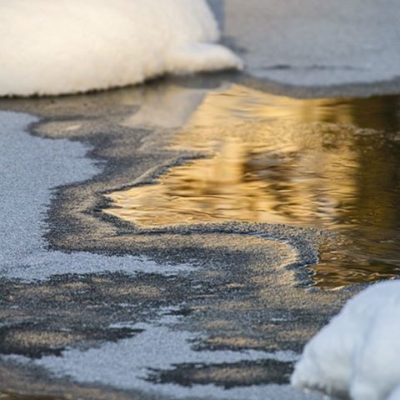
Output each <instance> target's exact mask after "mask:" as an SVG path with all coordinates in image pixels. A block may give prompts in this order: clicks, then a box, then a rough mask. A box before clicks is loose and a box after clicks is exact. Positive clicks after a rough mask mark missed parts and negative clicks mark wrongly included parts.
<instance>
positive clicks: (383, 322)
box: [292, 281, 400, 400]
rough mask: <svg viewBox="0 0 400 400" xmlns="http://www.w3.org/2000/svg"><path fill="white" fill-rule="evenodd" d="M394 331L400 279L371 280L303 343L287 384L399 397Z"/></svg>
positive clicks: (399, 325)
mask: <svg viewBox="0 0 400 400" xmlns="http://www.w3.org/2000/svg"><path fill="white" fill-rule="evenodd" d="M399 335H400V281H390V282H381V283H378V284H375V285H373V286H371V287H369V288H367V289H366V290H364V291H362V292H361V293H359V294H358V295H356V296H355V297H354V298H352V299H351V300H350V301H348V303H347V304H346V305H345V307H344V308H343V310H342V311H341V312H340V313H339V314H338V315H337V316H336V317H335V318H333V319H332V321H331V322H330V323H329V324H328V325H327V326H325V327H324V328H323V329H322V330H321V331H320V332H319V333H318V334H317V335H316V336H315V337H314V338H312V339H311V341H310V342H309V343H308V344H307V345H306V347H305V349H304V353H303V355H302V357H301V359H300V361H299V362H298V363H297V365H296V367H295V371H294V373H293V375H292V384H293V385H294V386H297V387H303V388H311V389H319V390H323V391H325V392H327V393H328V394H339V395H347V396H350V397H351V398H352V399H354V400H381V399H382V400H383V399H389V398H390V400H395V399H400V388H397V386H398V385H399V384H400V363H399V356H400V341H399ZM396 388H397V389H396ZM392 392H393V393H392ZM391 393H392V394H391ZM390 394H391V395H390ZM389 396H390V397H389Z"/></svg>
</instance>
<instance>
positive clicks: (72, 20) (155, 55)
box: [0, 0, 241, 96]
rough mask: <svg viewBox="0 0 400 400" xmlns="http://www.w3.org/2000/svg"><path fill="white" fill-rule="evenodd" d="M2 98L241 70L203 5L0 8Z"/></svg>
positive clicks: (102, 2) (106, 2) (26, 0)
mask: <svg viewBox="0 0 400 400" xmlns="http://www.w3.org/2000/svg"><path fill="white" fill-rule="evenodd" d="M0 38H1V40H0V54H1V67H0V96H7V95H21V96H28V95H33V94H39V95H45V94H49V95H56V94H62V93H73V92H85V91H88V90H93V89H106V88H110V87H116V86H124V85H128V84H135V83H140V82H143V81H144V80H146V79H148V78H151V77H154V76H158V75H162V74H167V73H171V74H186V73H193V72H198V71H212V70H220V69H227V68H228V69H229V68H241V61H240V60H239V59H238V57H236V56H235V55H234V54H233V53H232V52H231V51H230V50H228V49H227V48H225V47H223V46H221V45H218V44H215V43H214V42H216V41H217V40H218V39H219V31H218V27H217V24H216V21H215V19H214V16H213V15H212V13H211V11H210V9H209V7H208V5H207V3H206V2H205V0H113V1H110V0H85V1H81V0H54V1H48V0H12V1H9V0H0Z"/></svg>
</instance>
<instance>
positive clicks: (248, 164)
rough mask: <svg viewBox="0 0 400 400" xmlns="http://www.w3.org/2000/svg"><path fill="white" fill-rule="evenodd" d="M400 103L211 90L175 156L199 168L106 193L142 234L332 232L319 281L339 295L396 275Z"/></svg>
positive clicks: (177, 142)
mask: <svg viewBox="0 0 400 400" xmlns="http://www.w3.org/2000/svg"><path fill="white" fill-rule="evenodd" d="M399 111H400V100H399V98H398V97H396V96H384V97H371V98H365V99H334V98H333V99H312V100H310V99H308V100H304V99H292V98H287V97H280V96H274V95H270V94H267V93H264V92H261V91H257V90H253V89H249V88H246V87H244V86H240V85H231V86H228V87H225V88H224V89H221V90H219V91H213V92H210V93H209V94H208V95H207V96H206V97H205V98H204V99H203V101H202V102H201V103H200V105H199V106H198V108H197V109H196V111H195V112H194V113H193V114H192V115H191V117H190V118H189V120H188V121H187V122H186V124H185V126H184V127H183V128H181V129H178V130H177V131H176V134H175V135H174V137H173V139H172V140H171V142H170V143H169V145H168V147H169V148H170V149H176V150H180V151H182V150H183V151H191V152H193V154H196V156H194V157H193V159H192V160H190V161H188V162H187V163H184V164H183V165H179V166H176V167H173V168H171V169H170V170H169V171H167V172H166V173H165V174H164V175H162V176H161V177H159V179H158V181H157V182H156V183H155V184H152V185H142V186H135V187H132V188H130V189H125V190H120V191H116V192H114V193H111V194H109V195H108V197H109V198H110V199H111V200H112V205H111V207H110V208H108V209H106V210H105V211H106V212H107V213H109V214H112V215H114V216H117V217H119V218H122V219H124V220H127V221H130V222H133V223H135V224H137V225H139V226H145V227H146V226H160V225H176V224H193V223H201V222H221V221H232V220H242V221H255V222H267V223H286V224H295V225H300V226H316V227H320V228H323V229H329V230H331V231H334V232H337V233H338V236H337V238H336V240H335V244H334V245H332V244H330V245H324V246H322V248H321V255H320V257H321V260H320V263H319V264H318V265H316V266H314V267H313V268H314V282H315V284H316V285H319V286H323V287H338V286H343V285H346V284H349V283H351V282H365V281H371V280H376V279H383V278H394V277H397V276H398V274H399V270H400V240H399V239H400V212H399V204H400V135H399V133H398V131H399Z"/></svg>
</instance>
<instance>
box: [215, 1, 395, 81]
mask: <svg viewBox="0 0 400 400" xmlns="http://www.w3.org/2000/svg"><path fill="white" fill-rule="evenodd" d="M213 3H214V4H215V10H216V11H217V10H218V13H217V15H220V16H221V18H222V19H223V21H224V23H223V33H224V36H225V37H226V38H227V41H228V43H230V44H233V45H234V46H236V48H237V49H238V51H240V50H242V57H243V59H244V61H245V63H246V70H247V71H248V72H249V73H250V74H251V75H253V76H256V77H258V78H266V79H269V80H274V81H278V82H280V83H285V84H293V85H306V86H328V85H338V84H349V83H368V82H374V81H385V80H390V79H393V78H396V77H398V76H399V72H400V52H399V51H398V44H399V41H400V24H399V20H400V7H399V3H398V1H397V0H384V1H380V2H377V1H374V0H350V1H319V0H302V1H298V0H288V1H280V0H248V1H246V2H244V1H242V0H225V1H224V2H223V3H221V2H217V1H215V0H214V1H213Z"/></svg>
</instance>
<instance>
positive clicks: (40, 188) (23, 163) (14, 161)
mask: <svg viewBox="0 0 400 400" xmlns="http://www.w3.org/2000/svg"><path fill="white" fill-rule="evenodd" d="M35 121H36V119H35V118H34V117H31V116H28V115H26V114H16V113H10V112H0V159H1V160H2V165H3V168H4V170H3V173H2V174H1V178H0V203H1V211H2V217H1V220H0V275H2V276H4V277H7V278H20V279H23V280H26V281H29V280H40V279H47V278H49V277H50V276H51V275H55V274H67V273H68V274H69V273H77V274H83V273H99V272H105V271H107V272H115V271H124V272H127V273H135V272H138V271H143V272H157V273H161V274H162V273H167V274H170V273H176V272H178V271H182V270H190V269H191V267H189V266H188V265H187V266H186V265H178V266H168V265H163V266H160V265H158V264H156V263H154V262H152V261H149V260H146V258H144V257H140V258H139V257H133V256H124V257H117V256H113V257H108V256H103V255H96V254H90V253H85V252H79V253H63V252H60V251H48V249H47V243H46V241H45V240H44V239H43V237H42V236H43V233H44V229H45V227H44V226H43V222H42V226H41V225H40V222H39V221H43V220H44V219H45V216H46V211H47V207H48V206H49V203H50V200H51V195H52V190H53V189H54V188H55V187H57V186H60V185H65V184H70V183H72V182H77V181H84V180H86V179H89V178H91V177H92V176H93V175H95V174H97V173H98V172H99V168H97V167H96V166H95V165H94V164H93V161H91V160H89V159H88V158H85V154H86V152H87V151H88V147H87V146H84V145H82V144H81V143H77V142H71V141H68V140H50V139H41V138H36V137H33V136H30V135H28V134H27V133H26V132H25V129H26V127H27V126H28V125H29V124H30V123H33V122H35Z"/></svg>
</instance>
